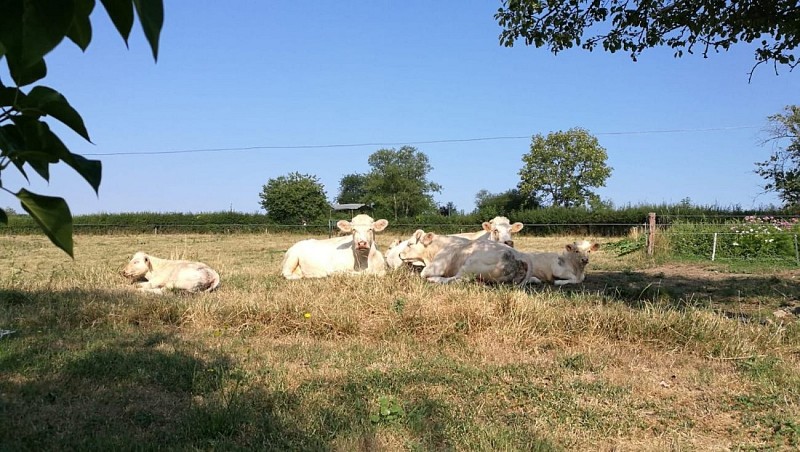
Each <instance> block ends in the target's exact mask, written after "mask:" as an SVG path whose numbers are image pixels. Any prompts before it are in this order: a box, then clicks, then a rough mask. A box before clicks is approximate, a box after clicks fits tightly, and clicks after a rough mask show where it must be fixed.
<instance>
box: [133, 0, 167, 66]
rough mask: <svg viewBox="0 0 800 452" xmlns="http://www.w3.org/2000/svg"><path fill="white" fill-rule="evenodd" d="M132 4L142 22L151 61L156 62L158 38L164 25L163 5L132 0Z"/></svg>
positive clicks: (144, 0)
mask: <svg viewBox="0 0 800 452" xmlns="http://www.w3.org/2000/svg"><path fill="white" fill-rule="evenodd" d="M133 4H134V6H136V13H137V14H138V15H139V20H140V21H141V22H142V30H143V31H144V36H145V38H147V42H149V43H150V48H151V49H152V50H153V59H154V60H156V61H158V37H159V35H160V34H161V26H162V25H163V24H164V5H162V4H161V0H133Z"/></svg>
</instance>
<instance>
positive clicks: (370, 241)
mask: <svg viewBox="0 0 800 452" xmlns="http://www.w3.org/2000/svg"><path fill="white" fill-rule="evenodd" d="M388 225H389V222H388V221H386V220H377V221H375V220H373V219H372V217H370V216H369V215H363V214H362V215H356V216H355V217H353V221H347V220H339V221H338V222H337V223H336V226H337V227H338V228H339V229H340V230H341V231H342V232H349V233H350V235H348V236H344V237H334V238H330V239H323V240H318V239H306V240H301V241H299V242H297V243H295V244H294V245H292V246H291V247H290V248H289V249H288V250H286V255H285V256H284V258H283V263H282V264H281V274H282V275H283V277H284V278H286V279H300V278H324V277H326V276H331V275H333V274H337V273H339V274H358V273H367V274H375V275H384V274H386V261H385V260H384V258H383V254H381V252H380V251H379V250H378V247H377V246H376V245H375V233H376V232H380V231H383V230H384V229H386V226H388Z"/></svg>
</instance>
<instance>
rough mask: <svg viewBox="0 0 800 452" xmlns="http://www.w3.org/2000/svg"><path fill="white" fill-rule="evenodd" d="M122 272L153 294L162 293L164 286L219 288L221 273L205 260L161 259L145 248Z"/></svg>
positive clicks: (206, 289)
mask: <svg viewBox="0 0 800 452" xmlns="http://www.w3.org/2000/svg"><path fill="white" fill-rule="evenodd" d="M122 274H123V275H124V276H126V277H128V278H130V279H131V280H132V281H134V282H135V283H136V288H137V289H139V290H141V291H144V292H151V293H159V294H160V293H163V291H164V289H167V290H172V289H178V290H185V291H188V292H210V291H212V290H214V289H216V288H217V287H219V274H218V273H217V272H216V271H214V270H213V269H212V268H211V267H209V266H208V265H206V264H204V263H202V262H192V261H179V260H169V259H160V258H157V257H155V256H151V255H149V254H147V253H144V252H142V251H139V252H137V253H136V254H134V255H133V258H131V260H130V262H128V265H126V266H125V268H124V269H123V270H122ZM142 280H144V281H142Z"/></svg>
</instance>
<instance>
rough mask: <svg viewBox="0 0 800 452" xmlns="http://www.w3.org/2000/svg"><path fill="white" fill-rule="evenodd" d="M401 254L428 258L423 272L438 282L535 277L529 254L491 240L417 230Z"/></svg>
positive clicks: (512, 280) (517, 280) (517, 281)
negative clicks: (470, 238)
mask: <svg viewBox="0 0 800 452" xmlns="http://www.w3.org/2000/svg"><path fill="white" fill-rule="evenodd" d="M412 242H413V243H412ZM400 257H401V258H402V259H403V260H404V261H409V260H419V261H422V262H424V263H425V268H424V269H422V272H421V273H420V276H422V277H423V278H425V279H427V280H428V281H430V282H436V283H449V282H453V281H459V280H462V279H465V278H475V279H476V280H478V281H481V282H486V283H513V284H524V283H525V282H527V281H528V279H530V278H531V277H532V274H531V265H530V261H529V258H528V256H527V255H525V254H524V253H521V252H519V251H517V250H515V249H513V248H511V247H509V246H506V245H503V244H501V243H498V242H494V241H489V240H468V239H465V238H462V237H453V236H441V235H437V234H434V233H432V232H428V233H424V232H423V231H422V230H417V232H415V233H414V236H413V237H412V239H410V240H409V241H408V244H407V246H406V247H405V249H403V250H402V251H401V252H400Z"/></svg>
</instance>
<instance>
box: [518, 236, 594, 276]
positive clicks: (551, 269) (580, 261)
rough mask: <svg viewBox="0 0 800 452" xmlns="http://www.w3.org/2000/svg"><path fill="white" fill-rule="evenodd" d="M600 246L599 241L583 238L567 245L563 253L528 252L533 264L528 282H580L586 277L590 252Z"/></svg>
mask: <svg viewBox="0 0 800 452" xmlns="http://www.w3.org/2000/svg"><path fill="white" fill-rule="evenodd" d="M599 248H600V245H598V244H597V243H591V242H588V241H586V240H581V241H579V242H574V243H571V244H569V245H567V246H566V247H565V250H564V251H563V252H562V253H561V254H556V253H527V254H528V257H530V260H531V263H532V265H533V272H532V273H533V275H532V276H531V277H530V278H529V280H528V282H531V283H537V284H541V283H545V282H547V283H552V284H555V285H557V286H563V285H564V284H580V283H582V282H583V279H584V278H585V277H586V265H587V264H588V263H589V253H591V252H592V251H597V250H598V249H599Z"/></svg>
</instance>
